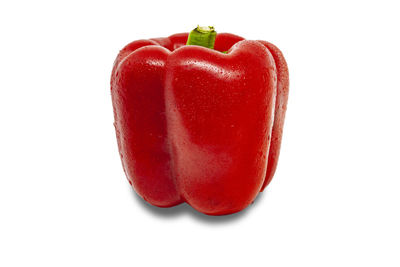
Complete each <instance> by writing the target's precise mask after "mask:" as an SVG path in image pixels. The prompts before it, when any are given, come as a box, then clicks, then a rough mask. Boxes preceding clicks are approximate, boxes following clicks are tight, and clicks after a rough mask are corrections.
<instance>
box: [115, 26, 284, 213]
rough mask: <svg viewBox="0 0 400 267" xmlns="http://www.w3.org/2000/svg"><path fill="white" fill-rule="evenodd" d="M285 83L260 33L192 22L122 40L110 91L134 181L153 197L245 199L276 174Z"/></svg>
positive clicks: (214, 202) (230, 203)
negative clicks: (187, 27) (178, 30)
mask: <svg viewBox="0 0 400 267" xmlns="http://www.w3.org/2000/svg"><path fill="white" fill-rule="evenodd" d="M188 39H189V40H188ZM214 41H215V43H214ZM186 44H188V45H186ZM213 48H214V49H213ZM288 88H289V77H288V68H287V65H286V62H285V59H284V57H283V55H282V53H281V52H280V51H279V49H278V48H277V47H275V46H274V45H272V44H271V43H268V42H265V41H249V40H244V39H243V38H242V37H239V36H236V35H233V34H229V33H221V34H216V33H215V31H214V30H213V28H211V27H210V28H203V27H198V28H196V29H195V30H193V31H192V32H191V33H190V35H189V38H188V34H187V33H182V34H175V35H172V36H170V37H168V38H156V39H150V40H138V41H134V42H132V43H130V44H128V45H127V46H125V47H124V48H123V49H122V50H121V51H120V53H119V55H118V56H117V58H116V60H115V63H114V68H113V71H112V76H111V93H112V102H113V108H114V118H115V123H114V125H115V129H116V134H117V141H118V148H119V152H120V156H121V160H122V165H123V168H124V171H125V173H126V176H127V178H128V180H129V182H130V184H131V185H132V186H133V187H134V189H135V190H136V192H137V193H138V194H139V195H140V196H141V197H142V198H143V199H145V200H146V201H148V202H149V203H151V204H152V205H155V206H159V207H171V206H175V205H177V204H180V203H182V202H187V203H188V204H189V205H191V206H192V207H193V208H195V209H196V210H198V211H200V212H202V213H205V214H209V215H223V214H230V213H234V212H238V211H240V210H242V209H244V208H245V207H247V206H248V205H249V204H250V203H252V202H253V201H254V199H255V197H256V196H257V194H258V193H259V192H260V191H262V190H263V189H264V188H265V186H267V185H268V183H269V182H270V181H271V179H272V176H273V175H274V172H275V169H276V165H277V161H278V156H279V150H280V144H281V138H282V128H283V122H284V117H285V111H286V105H287V99H288Z"/></svg>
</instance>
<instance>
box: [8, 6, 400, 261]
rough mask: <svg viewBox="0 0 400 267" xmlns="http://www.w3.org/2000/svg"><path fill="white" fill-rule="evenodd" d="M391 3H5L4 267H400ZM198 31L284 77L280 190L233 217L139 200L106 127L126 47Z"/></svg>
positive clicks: (398, 131) (398, 43)
mask: <svg viewBox="0 0 400 267" xmlns="http://www.w3.org/2000/svg"><path fill="white" fill-rule="evenodd" d="M396 2H398V1H392V2H390V1H330V2H329V3H328V1H292V2H289V1H274V2H269V1H258V2H257V1H249V0H247V1H243V0H242V1H234V0H231V1H206V0H202V1H189V0H187V1H182V2H178V1H132V0H131V1H109V3H105V2H102V1H90V2H89V1H65V2H61V1H2V2H1V4H0V29H1V30H0V123H1V124H0V127H1V130H0V266H4V267H8V266H202V267H204V266H307V267H308V266H400V230H399V228H400V214H399V213H400V208H399V205H400V171H399V157H400V153H399V151H400V141H399V139H400V126H399V115H400V107H399V102H400V81H399V76H400V73H399V71H400V68H399V66H400V65H399V62H400V52H399V50H400V39H399V25H400V19H399V7H398V6H396ZM378 3H379V4H378ZM197 24H200V25H214V26H215V27H216V29H217V31H219V32H232V33H235V34H238V35H241V36H244V37H246V38H248V39H264V40H268V41H271V42H273V43H275V44H276V45H277V46H278V47H279V48H280V49H281V50H282V51H283V52H284V54H285V56H286V59H287V61H288V64H289V70H290V83H291V85H290V96H289V105H288V111H287V120H286V124H285V129H284V139H283V145H282V151H281V158H280V162H279V166H278V170H277V172H276V175H275V177H274V180H273V182H272V183H271V184H270V185H269V187H268V188H267V190H266V191H265V192H264V193H262V194H260V196H259V197H258V198H257V199H256V201H255V203H254V204H253V205H251V206H250V207H249V208H248V209H246V210H245V211H243V212H240V213H238V214H235V215H231V216H225V217H208V216H205V215H202V214H199V213H197V212H195V211H193V210H192V209H191V208H190V207H189V206H187V205H182V206H179V207H175V208H172V209H159V208H154V207H151V206H150V205H148V204H146V203H145V202H144V201H142V200H141V199H140V198H139V197H137V196H136V194H135V193H134V192H133V190H132V189H131V188H130V187H129V184H128V182H127V180H126V179H125V177H124V173H123V171H122V166H121V163H120V159H119V155H118V152H117V144H116V139H115V133H114V128H113V125H112V123H113V116H112V106H111V97H110V91H109V78H110V72H111V68H112V64H113V61H114V58H115V56H116V55H117V53H118V51H119V49H121V48H122V47H123V46H124V45H125V44H127V43H128V42H130V41H133V40H135V39H141V38H151V37H160V36H168V35H170V34H173V33H177V32H185V31H190V30H191V29H192V28H194V27H195V26H197Z"/></svg>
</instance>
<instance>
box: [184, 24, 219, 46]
mask: <svg viewBox="0 0 400 267" xmlns="http://www.w3.org/2000/svg"><path fill="white" fill-rule="evenodd" d="M216 36H217V32H216V31H215V30H214V27H213V26H205V27H200V26H197V28H196V29H194V30H193V31H191V32H190V33H189V37H188V40H187V43H186V45H199V46H203V47H207V48H210V49H214V43H215V37H216Z"/></svg>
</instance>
